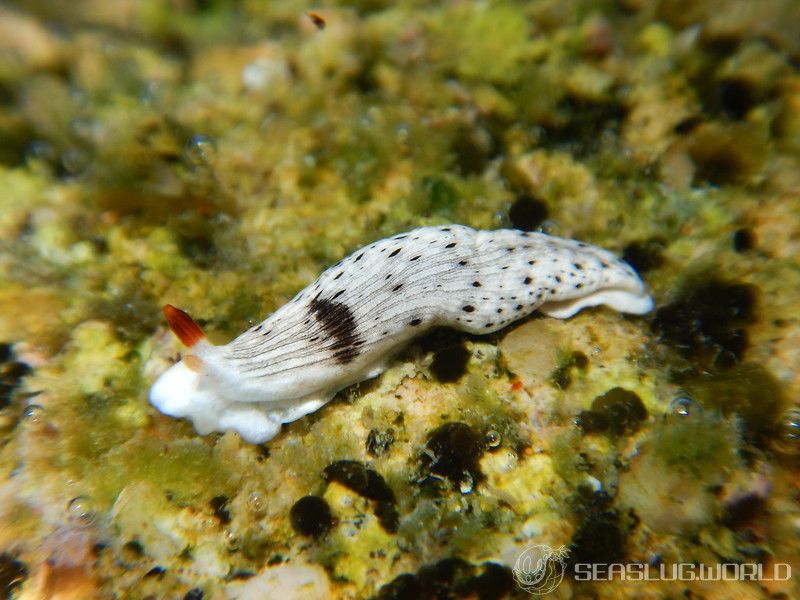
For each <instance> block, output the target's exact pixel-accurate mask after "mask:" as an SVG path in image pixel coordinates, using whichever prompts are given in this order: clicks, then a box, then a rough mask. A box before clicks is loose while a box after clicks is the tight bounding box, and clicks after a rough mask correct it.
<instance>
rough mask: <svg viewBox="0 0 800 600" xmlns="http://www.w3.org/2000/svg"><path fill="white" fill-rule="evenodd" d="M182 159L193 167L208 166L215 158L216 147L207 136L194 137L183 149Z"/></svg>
mask: <svg viewBox="0 0 800 600" xmlns="http://www.w3.org/2000/svg"><path fill="white" fill-rule="evenodd" d="M183 157H184V160H186V162H187V163H189V164H190V165H194V166H195V167H202V166H208V165H210V164H211V163H213V162H214V160H215V159H216V157H217V146H216V144H215V143H214V141H213V140H212V139H211V138H210V137H208V136H205V135H199V134H198V135H194V136H192V139H190V140H189V142H188V143H187V144H186V146H185V147H184V149H183Z"/></svg>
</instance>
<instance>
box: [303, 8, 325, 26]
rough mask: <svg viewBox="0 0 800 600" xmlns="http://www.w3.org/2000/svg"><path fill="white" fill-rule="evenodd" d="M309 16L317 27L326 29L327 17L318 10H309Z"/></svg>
mask: <svg viewBox="0 0 800 600" xmlns="http://www.w3.org/2000/svg"><path fill="white" fill-rule="evenodd" d="M306 15H308V18H309V19H311V22H312V23H314V25H315V26H316V28H317V29H325V25H326V23H325V17H323V16H322V15H321V14H319V13H317V12H313V11H311V12H307V13H306Z"/></svg>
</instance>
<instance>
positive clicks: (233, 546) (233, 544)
mask: <svg viewBox="0 0 800 600" xmlns="http://www.w3.org/2000/svg"><path fill="white" fill-rule="evenodd" d="M241 545H242V540H241V538H240V537H239V536H238V535H236V532H234V531H233V530H232V529H226V530H225V547H226V548H227V549H228V552H236V551H238V550H239V548H240V547H241Z"/></svg>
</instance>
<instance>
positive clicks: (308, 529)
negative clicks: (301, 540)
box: [289, 496, 333, 538]
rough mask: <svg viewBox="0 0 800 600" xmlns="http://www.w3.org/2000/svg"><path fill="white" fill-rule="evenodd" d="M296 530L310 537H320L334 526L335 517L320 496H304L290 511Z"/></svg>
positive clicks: (290, 517) (290, 518)
mask: <svg viewBox="0 0 800 600" xmlns="http://www.w3.org/2000/svg"><path fill="white" fill-rule="evenodd" d="M289 520H290V521H291V523H292V527H293V528H294V530H295V531H296V532H297V533H299V534H301V535H307V536H309V537H313V538H316V537H319V536H321V535H322V534H323V533H325V532H326V531H328V530H329V529H330V528H331V527H332V526H333V515H332V514H331V509H330V507H329V506H328V503H327V502H325V500H323V499H322V498H320V497H319V496H304V497H303V498H300V500H298V501H297V502H295V503H294V506H292V509H291V510H290V511H289Z"/></svg>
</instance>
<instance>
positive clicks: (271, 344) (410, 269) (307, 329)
mask: <svg viewBox="0 0 800 600" xmlns="http://www.w3.org/2000/svg"><path fill="white" fill-rule="evenodd" d="M600 304H605V305H608V306H610V307H612V308H614V309H616V310H619V311H623V312H627V313H634V314H643V313H646V312H649V311H650V310H651V309H652V308H653V301H652V300H651V298H650V296H649V295H648V294H647V292H646V291H645V287H644V284H643V283H642V281H641V279H639V277H638V275H637V274H636V272H635V271H634V270H633V269H632V268H631V267H630V265H628V264H627V263H625V262H624V261H622V260H620V259H618V258H617V257H615V256H614V255H613V254H611V253H610V252H608V251H607V250H603V249H601V248H597V247H596V246H591V245H589V244H585V243H583V242H578V241H574V240H568V239H563V238H558V237H553V236H549V235H545V234H543V233H529V232H523V231H517V230H510V229H501V230H497V231H476V230H474V229H470V228H469V227H465V226H463V225H446V226H439V227H421V228H419V229H414V230H413V231H409V232H407V233H402V234H399V235H395V236H393V237H390V238H386V239H383V240H380V241H377V242H374V243H372V244H369V245H368V246H366V247H364V248H362V249H360V250H357V251H356V252H354V253H353V254H351V255H350V256H348V257H347V258H345V259H343V260H341V261H340V262H338V263H336V264H335V265H333V266H332V267H330V268H329V269H328V270H327V271H325V272H324V273H323V274H322V275H320V277H319V279H317V281H316V282H314V283H312V284H311V285H310V286H308V287H307V288H305V289H304V290H302V291H301V292H299V293H298V294H297V295H296V296H295V297H294V298H293V299H292V300H291V301H290V302H288V303H287V304H286V305H284V306H282V307H281V308H280V309H279V310H277V311H276V312H274V313H273V314H272V315H270V316H269V317H267V318H266V319H265V320H264V321H263V322H261V323H259V324H258V325H255V326H254V327H251V328H250V329H248V330H247V331H245V332H244V333H242V334H241V335H240V336H239V337H237V338H236V339H234V340H233V341H232V342H230V343H229V344H227V345H225V346H215V345H212V344H211V343H209V342H208V340H207V339H206V337H205V335H204V334H203V332H202V330H201V329H200V327H199V326H198V325H197V324H196V323H195V322H194V321H193V320H192V318H191V317H190V316H189V315H188V314H186V313H185V312H183V311H181V310H179V309H177V308H175V307H173V306H170V305H167V306H165V307H164V312H165V314H166V316H167V320H168V322H169V325H170V327H171V328H172V330H173V331H174V332H175V334H176V335H177V336H178V337H179V338H180V340H181V341H182V342H183V343H184V344H185V345H186V346H188V347H189V348H190V352H189V353H187V354H185V355H184V356H183V359H182V360H180V361H179V362H177V363H176V364H175V365H173V366H172V367H170V368H169V369H168V370H167V371H166V372H165V373H164V374H163V375H161V377H159V378H158V380H156V382H155V384H154V385H153V387H152V389H151V390H150V402H151V403H152V404H153V405H155V406H156V408H158V410H160V411H161V412H163V413H165V414H168V415H171V416H174V417H188V418H189V419H191V420H192V422H193V423H194V426H195V429H196V430H197V431H198V432H199V433H200V434H206V433H209V432H211V431H227V430H235V431H237V432H238V433H239V434H240V435H241V436H242V438H244V439H245V440H247V441H248V442H253V443H261V442H265V441H267V440H269V439H271V438H273V437H274V436H275V435H276V434H277V433H278V431H280V428H281V424H282V423H288V422H290V421H294V420H296V419H299V418H300V417H302V416H304V415H307V414H308V413H310V412H313V411H315V410H317V409H318V408H319V407H321V406H322V405H323V404H325V403H326V402H328V401H329V400H330V399H331V398H332V397H333V395H334V394H335V393H336V392H337V391H338V390H340V389H342V388H344V387H346V386H348V385H350V384H353V383H356V382H358V381H361V380H364V379H368V378H371V377H375V376H377V375H379V374H380V373H381V372H382V371H383V370H384V368H385V367H386V364H387V361H388V360H389V359H390V358H391V356H392V355H393V354H394V353H395V352H396V351H397V350H398V349H400V348H401V347H402V346H403V345H404V344H405V343H406V342H408V341H409V340H410V339H411V338H413V337H416V336H418V335H419V334H421V333H422V332H424V331H425V330H427V329H429V328H431V327H434V326H439V325H445V326H450V327H454V328H456V329H460V330H462V331H467V332H469V333H473V334H481V333H491V332H493V331H497V330H498V329H501V328H503V327H505V326H506V325H508V324H509V323H512V322H514V321H516V320H518V319H521V318H523V317H525V316H526V315H529V314H530V313H532V312H533V311H534V310H537V309H538V310H540V311H541V312H543V313H544V314H546V315H549V316H552V317H557V318H561V319H563V318H566V317H569V316H572V315H574V314H575V313H576V312H578V311H579V310H581V309H582V308H585V307H588V306H597V305H600Z"/></svg>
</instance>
